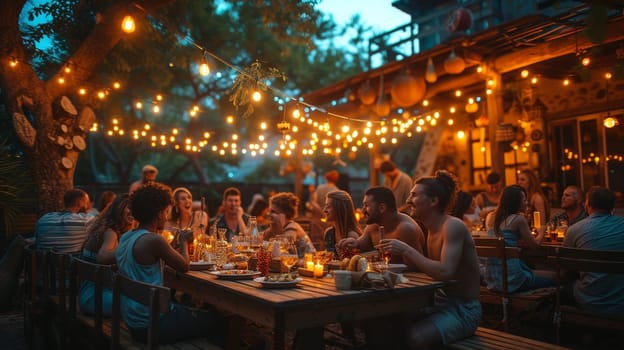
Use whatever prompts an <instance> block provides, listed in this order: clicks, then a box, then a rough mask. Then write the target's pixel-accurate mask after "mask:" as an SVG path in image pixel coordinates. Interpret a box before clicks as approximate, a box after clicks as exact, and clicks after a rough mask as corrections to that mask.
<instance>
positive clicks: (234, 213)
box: [208, 187, 249, 242]
mask: <svg viewBox="0 0 624 350" xmlns="http://www.w3.org/2000/svg"><path fill="white" fill-rule="evenodd" d="M248 220H249V215H247V214H246V213H245V210H244V209H243V207H241V193H240V191H239V190H238V188H236V187H228V188H226V189H225V191H223V201H222V203H221V208H219V214H217V216H215V217H214V218H212V219H210V223H209V224H208V226H209V227H211V228H212V226H213V225H217V227H216V228H217V229H220V228H224V229H226V230H227V231H226V233H225V239H226V240H227V241H228V242H232V237H233V236H238V235H239V233H241V232H245V231H247V222H248Z"/></svg>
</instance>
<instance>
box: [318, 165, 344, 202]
mask: <svg viewBox="0 0 624 350" xmlns="http://www.w3.org/2000/svg"><path fill="white" fill-rule="evenodd" d="M339 178H340V173H339V172H337V171H336V170H330V171H328V172H326V173H325V181H327V182H326V183H324V184H320V185H319V186H318V187H317V188H316V204H318V207H319V208H323V207H324V206H325V197H327V194H328V193H329V192H333V191H336V190H338V186H336V183H337V182H338V179H339Z"/></svg>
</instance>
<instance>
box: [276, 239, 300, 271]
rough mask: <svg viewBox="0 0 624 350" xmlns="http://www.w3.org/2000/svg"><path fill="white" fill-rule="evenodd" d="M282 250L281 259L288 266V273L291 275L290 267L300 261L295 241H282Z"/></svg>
mask: <svg viewBox="0 0 624 350" xmlns="http://www.w3.org/2000/svg"><path fill="white" fill-rule="evenodd" d="M281 251H282V253H281V254H280V260H281V261H282V265H284V266H286V268H287V269H288V274H289V275H290V269H291V268H292V267H293V266H294V265H295V264H297V261H299V255H298V254H297V247H296V246H295V243H294V242H292V241H290V240H287V241H283V242H282V247H281Z"/></svg>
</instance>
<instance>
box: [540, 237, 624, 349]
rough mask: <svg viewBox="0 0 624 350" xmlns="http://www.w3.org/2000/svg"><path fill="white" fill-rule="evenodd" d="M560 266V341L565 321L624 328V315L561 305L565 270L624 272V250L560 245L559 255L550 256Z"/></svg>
mask: <svg viewBox="0 0 624 350" xmlns="http://www.w3.org/2000/svg"><path fill="white" fill-rule="evenodd" d="M549 260H551V261H552V262H554V264H555V266H556V267H557V285H558V287H559V288H558V289H557V298H556V302H555V317H554V322H555V330H556V331H555V332H556V339H557V343H559V342H560V333H561V326H562V325H563V324H570V325H579V326H583V327H590V328H600V329H606V330H613V331H620V332H621V331H624V316H621V317H616V316H605V315H598V314H595V313H592V312H589V311H586V310H583V309H581V308H580V307H575V306H570V305H561V291H560V290H561V286H562V285H563V283H564V280H563V273H564V271H570V272H571V271H583V272H602V273H613V274H624V251H612V250H591V249H580V248H569V247H559V248H557V249H556V250H555V255H554V256H551V257H549Z"/></svg>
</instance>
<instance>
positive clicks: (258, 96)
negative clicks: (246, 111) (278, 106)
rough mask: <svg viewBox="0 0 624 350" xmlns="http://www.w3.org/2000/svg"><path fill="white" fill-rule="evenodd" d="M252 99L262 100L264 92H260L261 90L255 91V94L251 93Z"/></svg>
mask: <svg viewBox="0 0 624 350" xmlns="http://www.w3.org/2000/svg"><path fill="white" fill-rule="evenodd" d="M251 99H252V100H254V101H256V102H260V101H261V100H262V94H261V93H260V91H257V90H256V91H254V92H253V94H251Z"/></svg>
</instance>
